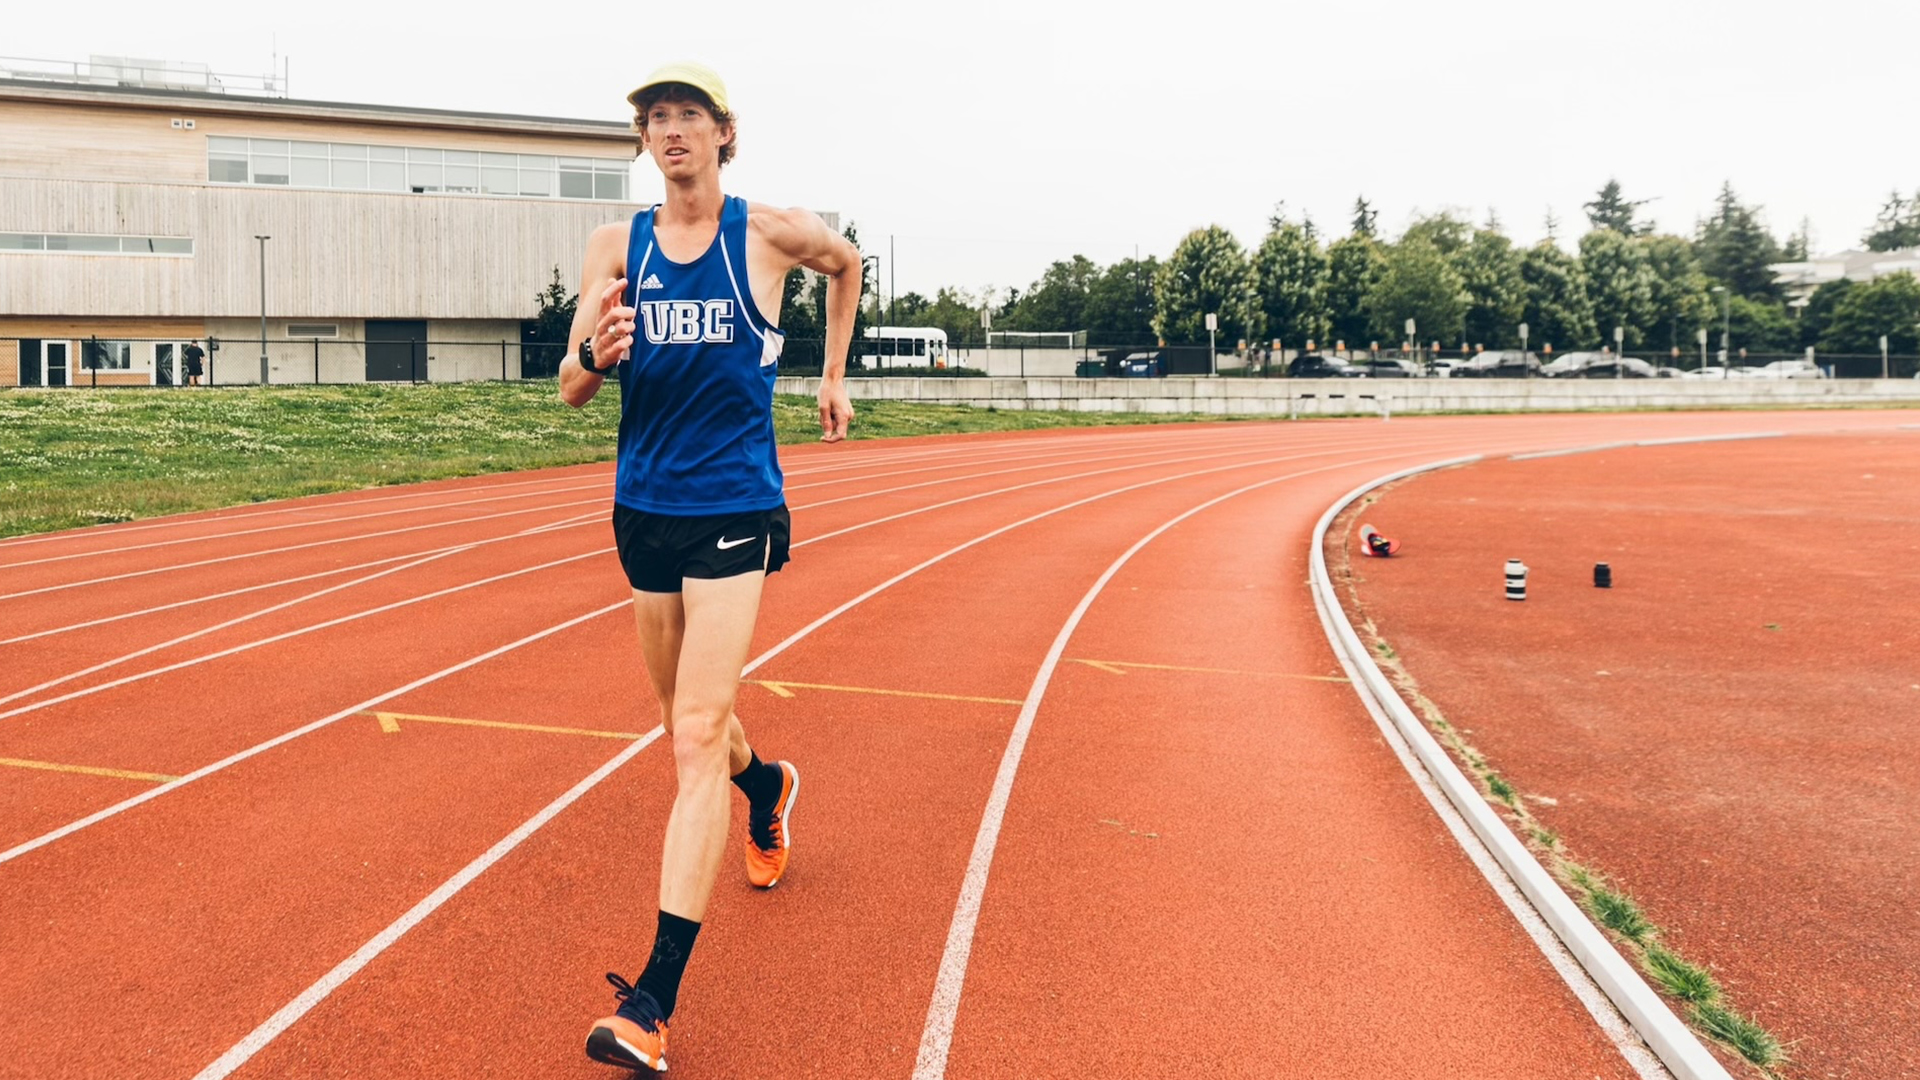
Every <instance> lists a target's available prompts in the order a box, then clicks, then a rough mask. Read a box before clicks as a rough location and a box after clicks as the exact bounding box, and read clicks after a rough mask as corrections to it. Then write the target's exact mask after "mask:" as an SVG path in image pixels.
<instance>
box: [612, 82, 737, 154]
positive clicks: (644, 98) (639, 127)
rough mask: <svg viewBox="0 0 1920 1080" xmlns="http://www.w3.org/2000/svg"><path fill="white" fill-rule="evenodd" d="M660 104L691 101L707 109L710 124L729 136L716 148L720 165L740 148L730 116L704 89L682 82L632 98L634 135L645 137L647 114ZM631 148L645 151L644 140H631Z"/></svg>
mask: <svg viewBox="0 0 1920 1080" xmlns="http://www.w3.org/2000/svg"><path fill="white" fill-rule="evenodd" d="M663 101H691V102H693V103H694V104H695V105H698V106H700V107H701V108H703V109H705V110H707V112H708V113H709V114H710V115H711V116H712V117H713V122H714V123H716V124H720V125H722V126H724V127H726V128H727V129H728V130H729V132H730V133H731V134H732V135H733V138H731V139H728V140H727V142H726V145H724V146H722V147H721V148H720V164H722V165H725V164H726V163H727V162H729V161H732V160H733V155H734V153H735V152H736V151H737V150H738V148H739V146H740V129H739V127H738V126H737V125H736V124H735V122H734V116H733V114H732V113H730V112H728V111H726V110H725V109H722V108H720V107H719V106H717V105H715V104H714V103H713V99H712V98H710V97H708V96H707V92H706V91H705V90H702V89H700V88H699V87H697V86H688V85H687V84H686V83H659V84H657V85H654V86H649V87H647V89H646V90H645V92H643V93H641V94H640V95H639V96H638V97H636V98H634V99H633V130H634V133H635V134H637V135H642V136H644V135H645V134H646V132H647V113H649V112H651V111H652V110H653V107H654V106H655V105H658V104H660V103H661V102H663ZM634 145H635V147H636V148H637V149H638V150H639V151H640V153H643V154H644V153H646V152H647V145H646V140H645V139H644V138H642V139H638V140H635V144H634Z"/></svg>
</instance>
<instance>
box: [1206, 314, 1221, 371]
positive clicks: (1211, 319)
mask: <svg viewBox="0 0 1920 1080" xmlns="http://www.w3.org/2000/svg"><path fill="white" fill-rule="evenodd" d="M1219 326H1220V316H1219V314H1218V313H1216V312H1212V311H1209V312H1207V374H1208V375H1218V374H1220V372H1219V370H1218V369H1217V368H1215V367H1214V366H1213V364H1214V355H1213V349H1214V343H1213V332H1214V331H1215V330H1216V329H1218V328H1219Z"/></svg>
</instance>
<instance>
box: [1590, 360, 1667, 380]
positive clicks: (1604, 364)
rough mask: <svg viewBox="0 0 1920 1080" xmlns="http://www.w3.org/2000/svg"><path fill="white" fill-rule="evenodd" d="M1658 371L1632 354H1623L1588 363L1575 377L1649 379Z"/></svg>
mask: <svg viewBox="0 0 1920 1080" xmlns="http://www.w3.org/2000/svg"><path fill="white" fill-rule="evenodd" d="M1657 372H1658V369H1657V368H1655V367H1654V366H1653V365H1652V364H1649V363H1647V362H1646V361H1645V360H1641V359H1638V358H1637V357H1632V356H1623V357H1621V358H1619V359H1618V360H1615V359H1613V358H1612V357H1608V358H1607V359H1605V360H1597V361H1595V362H1593V363H1591V364H1588V365H1587V366H1586V368H1585V369H1584V370H1582V371H1581V372H1580V374H1579V375H1578V376H1576V378H1581V379H1622V378H1625V379H1651V378H1653V377H1654V375H1655V374H1656V373H1657Z"/></svg>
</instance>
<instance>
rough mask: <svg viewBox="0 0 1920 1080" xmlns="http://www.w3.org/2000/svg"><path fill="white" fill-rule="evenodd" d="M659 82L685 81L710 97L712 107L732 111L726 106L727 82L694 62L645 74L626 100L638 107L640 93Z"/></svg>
mask: <svg viewBox="0 0 1920 1080" xmlns="http://www.w3.org/2000/svg"><path fill="white" fill-rule="evenodd" d="M661 83H685V84H686V85H688V86H691V87H693V88H694V89H696V90H699V91H701V92H702V93H704V94H706V95H707V97H709V98H711V99H712V100H713V107H714V108H716V109H718V110H720V111H721V112H723V113H728V114H731V113H732V112H733V110H732V109H731V108H728V107H727V84H726V83H724V82H721V81H720V75H719V73H718V72H716V71H714V70H713V69H712V68H710V67H707V66H706V65H705V64H694V63H689V62H685V61H682V62H680V63H677V64H668V65H667V66H665V67H663V68H661V69H660V70H658V71H656V72H654V73H653V74H651V75H649V76H647V81H646V82H643V83H641V84H640V85H639V86H637V87H635V88H634V90H633V93H631V94H628V95H627V101H628V102H630V103H632V104H633V106H634V108H639V107H640V101H639V98H640V95H641V94H642V93H644V92H645V91H646V89H647V88H648V87H650V86H659V85H660V84H661Z"/></svg>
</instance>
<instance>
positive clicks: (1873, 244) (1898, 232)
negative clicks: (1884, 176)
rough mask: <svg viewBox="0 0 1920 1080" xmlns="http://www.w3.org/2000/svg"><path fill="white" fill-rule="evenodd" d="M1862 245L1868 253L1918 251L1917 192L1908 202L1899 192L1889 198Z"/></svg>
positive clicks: (1919, 218) (1919, 213)
mask: <svg viewBox="0 0 1920 1080" xmlns="http://www.w3.org/2000/svg"><path fill="white" fill-rule="evenodd" d="M1861 242H1862V243H1864V244H1866V245H1867V250H1868V251H1897V250H1899V249H1900V248H1910V247H1920V191H1916V192H1914V193H1913V198H1911V199H1903V198H1901V197H1900V193H1899V192H1898V191H1895V192H1892V193H1891V194H1889V195H1888V196H1887V204H1886V205H1885V206H1882V207H1881V208H1880V215H1879V216H1878V217H1876V218H1875V219H1874V222H1873V229H1872V230H1871V231H1869V232H1868V233H1867V235H1865V236H1864V237H1861ZM1877 347H1878V346H1877V339H1876V348H1877Z"/></svg>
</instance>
